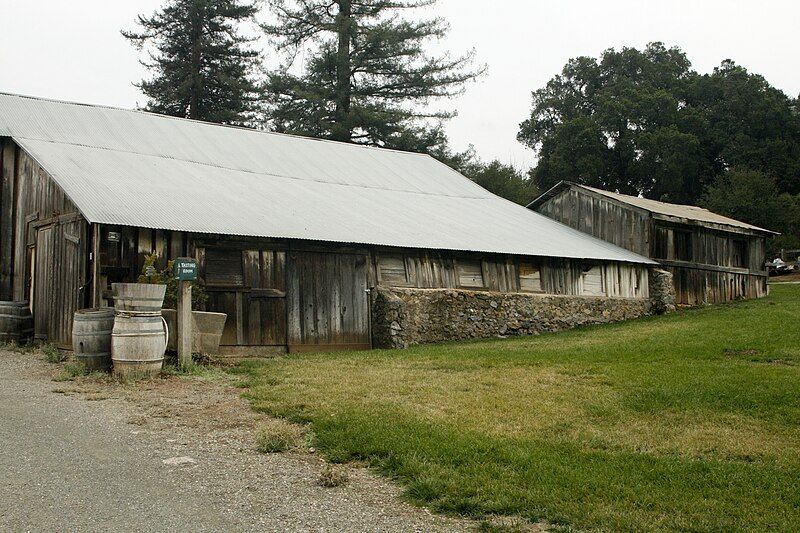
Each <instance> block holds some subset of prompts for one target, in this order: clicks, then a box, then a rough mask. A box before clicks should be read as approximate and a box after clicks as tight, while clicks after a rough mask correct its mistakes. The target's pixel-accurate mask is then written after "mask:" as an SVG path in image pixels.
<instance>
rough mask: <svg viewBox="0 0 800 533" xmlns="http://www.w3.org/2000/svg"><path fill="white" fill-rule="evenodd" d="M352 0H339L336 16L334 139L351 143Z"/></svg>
mask: <svg viewBox="0 0 800 533" xmlns="http://www.w3.org/2000/svg"><path fill="white" fill-rule="evenodd" d="M350 2H351V0H338V4H339V13H338V14H337V15H336V27H337V28H338V33H339V35H338V40H339V43H338V44H339V46H338V49H337V50H336V91H335V92H336V101H335V106H336V108H335V111H334V125H333V130H332V132H331V133H332V137H333V138H334V139H336V140H337V141H350V140H351V138H352V135H353V131H352V128H351V126H350V39H351V38H352V32H353V14H352V9H351V5H350Z"/></svg>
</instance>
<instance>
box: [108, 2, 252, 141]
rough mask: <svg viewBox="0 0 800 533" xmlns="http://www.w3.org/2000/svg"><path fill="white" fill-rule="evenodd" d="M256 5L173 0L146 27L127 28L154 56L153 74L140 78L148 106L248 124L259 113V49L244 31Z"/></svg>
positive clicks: (141, 20) (149, 65) (144, 21)
mask: <svg viewBox="0 0 800 533" xmlns="http://www.w3.org/2000/svg"><path fill="white" fill-rule="evenodd" d="M256 11H257V10H256V7H255V4H253V3H250V2H241V1H239V0H167V2H166V4H165V5H164V7H163V8H162V9H161V10H159V11H157V12H156V13H155V14H153V16H151V17H146V16H143V15H139V17H138V19H137V22H138V24H139V26H140V27H141V31H140V32H133V31H123V32H122V35H123V36H125V37H126V38H127V39H129V40H130V41H131V42H132V43H133V44H134V45H135V46H136V47H137V48H138V49H140V50H141V49H146V50H147V52H148V55H149V57H150V61H147V62H145V61H143V62H142V64H143V65H144V66H145V67H147V69H148V70H149V71H150V72H151V73H152V75H153V76H152V78H150V79H145V80H142V81H141V82H139V83H137V84H136V86H137V87H139V88H140V89H141V90H142V92H143V93H144V94H145V95H146V96H147V97H148V98H149V101H148V102H147V105H146V107H145V109H146V110H148V111H152V112H155V113H162V114H165V115H172V116H176V117H184V118H192V119H197V120H205V121H209V122H218V123H225V124H238V125H247V124H249V123H251V121H252V120H253V118H254V116H255V114H254V113H255V111H256V109H257V106H258V102H259V87H258V84H257V82H256V81H255V76H254V75H255V71H256V69H257V67H258V58H259V53H258V52H257V51H255V50H253V49H252V48H251V47H250V43H251V42H252V41H253V39H251V38H247V37H243V36H242V35H240V34H239V27H240V25H241V24H242V23H244V22H246V21H248V20H252V18H253V16H254V15H255V13H256Z"/></svg>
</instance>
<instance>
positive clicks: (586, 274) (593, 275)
mask: <svg viewBox="0 0 800 533" xmlns="http://www.w3.org/2000/svg"><path fill="white" fill-rule="evenodd" d="M581 277H582V281H583V290H582V291H581V294H584V295H587V296H605V291H604V290H603V269H602V268H601V267H599V266H588V267H585V268H584V269H583V273H582V275H581Z"/></svg>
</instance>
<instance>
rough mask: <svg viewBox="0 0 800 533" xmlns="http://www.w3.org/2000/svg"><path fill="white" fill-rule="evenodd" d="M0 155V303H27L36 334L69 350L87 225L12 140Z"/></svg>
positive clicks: (83, 293) (82, 292) (83, 297)
mask: <svg viewBox="0 0 800 533" xmlns="http://www.w3.org/2000/svg"><path fill="white" fill-rule="evenodd" d="M0 156H1V157H2V162H0V168H1V169H2V186H0V299H4V300H17V301H21V300H30V301H31V306H32V308H33V316H34V323H35V334H36V336H37V337H38V338H40V339H43V340H47V342H50V343H53V344H56V345H59V346H69V345H70V344H71V342H72V313H73V312H74V311H75V310H76V309H80V308H81V307H84V306H85V303H86V302H87V299H88V293H87V289H86V286H85V285H86V280H87V267H88V254H87V245H88V225H87V224H86V221H85V220H84V219H83V218H82V217H81V215H80V213H79V211H78V209H77V208H76V207H75V205H74V204H73V203H72V202H71V201H70V200H69V199H68V198H67V196H66V195H65V194H64V192H63V191H62V190H61V188H60V187H59V186H58V185H57V184H56V183H55V182H54V181H53V180H52V179H51V178H50V176H49V175H48V174H47V172H45V170H44V169H43V168H41V167H40V166H39V164H38V163H36V161H35V160H34V159H33V158H32V157H30V156H29V155H28V154H27V153H26V152H25V151H24V150H22V149H21V148H20V147H19V146H17V145H16V144H15V143H14V142H13V141H12V140H11V139H9V138H4V139H2V142H1V143H0Z"/></svg>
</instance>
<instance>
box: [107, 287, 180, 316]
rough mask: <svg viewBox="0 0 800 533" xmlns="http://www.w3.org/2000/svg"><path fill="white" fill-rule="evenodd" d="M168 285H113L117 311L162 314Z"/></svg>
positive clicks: (112, 291) (112, 290) (112, 289)
mask: <svg viewBox="0 0 800 533" xmlns="http://www.w3.org/2000/svg"><path fill="white" fill-rule="evenodd" d="M166 291H167V286H166V285H159V284H155V283H112V284H111V293H112V296H113V298H114V308H115V309H116V310H117V311H139V312H147V313H156V312H158V313H160V312H161V306H162V304H163V303H164V293H166Z"/></svg>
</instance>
